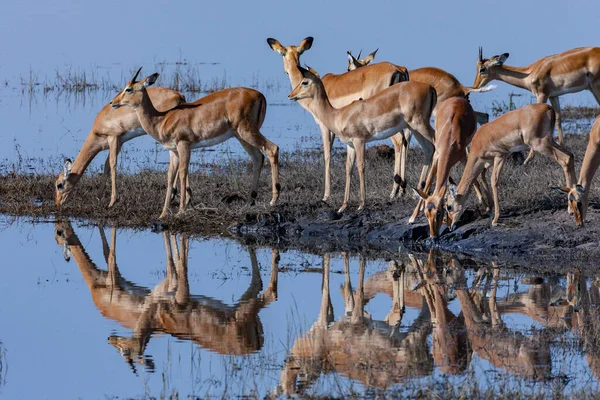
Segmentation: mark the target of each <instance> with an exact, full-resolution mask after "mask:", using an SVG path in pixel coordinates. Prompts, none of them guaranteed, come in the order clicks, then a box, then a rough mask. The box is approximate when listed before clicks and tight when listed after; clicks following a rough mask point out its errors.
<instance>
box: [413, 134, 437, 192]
mask: <svg viewBox="0 0 600 400" xmlns="http://www.w3.org/2000/svg"><path fill="white" fill-rule="evenodd" d="M429 128H430V129H431V126H429ZM423 129H424V128H421V130H423ZM412 133H413V134H414V135H415V138H416V139H417V141H418V142H419V144H420V145H421V147H422V148H423V152H424V153H425V164H423V169H422V170H421V176H420V177H419V186H418V187H419V189H421V190H424V189H425V184H426V182H425V178H426V177H427V171H429V167H430V166H431V162H432V160H433V153H434V151H435V146H434V145H433V143H432V142H431V141H429V140H428V139H426V138H425V137H424V136H423V135H421V134H420V131H419V130H416V129H412Z"/></svg>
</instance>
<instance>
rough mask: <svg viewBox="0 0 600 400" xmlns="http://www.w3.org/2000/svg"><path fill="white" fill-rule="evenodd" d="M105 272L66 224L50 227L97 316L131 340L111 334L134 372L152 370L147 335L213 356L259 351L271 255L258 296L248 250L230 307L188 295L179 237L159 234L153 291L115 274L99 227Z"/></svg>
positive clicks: (273, 290)
mask: <svg viewBox="0 0 600 400" xmlns="http://www.w3.org/2000/svg"><path fill="white" fill-rule="evenodd" d="M99 230H100V236H101V238H102V246H103V250H104V256H105V258H106V263H107V265H108V271H103V270H100V269H98V267H96V265H95V264H94V263H93V262H92V261H91V260H90V258H89V256H88V255H87V254H86V252H85V249H84V248H83V246H82V244H81V242H80V241H79V238H78V237H77V235H76V234H75V233H74V231H73V228H72V226H71V224H70V223H69V222H61V223H57V224H56V230H55V232H56V241H57V243H58V244H59V245H61V246H63V248H64V254H65V258H66V259H68V258H70V257H72V258H73V259H74V260H75V262H76V263H77V266H78V267H79V270H80V271H81V274H82V276H83V278H84V280H85V282H86V283H87V285H88V288H89V290H90V292H91V294H92V299H93V301H94V304H95V305H96V307H97V308H98V309H99V310H100V312H101V313H102V315H104V316H105V317H107V318H111V319H113V320H115V321H117V322H119V323H120V324H121V325H123V326H124V327H126V328H129V329H133V333H132V335H131V336H128V337H123V336H116V335H111V336H109V338H108V341H109V343H110V344H112V345H113V346H115V347H116V348H117V349H118V350H119V352H120V353H121V355H122V356H123V358H124V359H125V361H126V362H127V363H128V364H129V365H130V366H131V368H132V369H133V371H134V372H136V367H135V364H136V363H137V364H140V365H144V366H146V367H147V368H148V369H150V370H154V365H153V362H152V359H151V357H150V356H148V355H145V354H144V352H145V349H146V346H147V345H148V342H149V341H150V339H151V337H152V336H153V335H156V334H158V333H168V334H170V335H172V336H174V337H177V338H180V339H187V340H192V341H194V342H195V343H198V344H199V345H200V346H202V347H203V348H205V349H208V350H211V351H214V352H216V353H219V354H236V355H240V354H249V353H252V352H255V351H258V350H260V349H261V347H262V346H263V340H264V339H263V326H262V324H261V321H260V319H259V318H258V313H259V311H260V310H261V309H262V308H264V307H266V306H268V305H269V303H271V302H272V301H274V300H275V299H276V298H277V263H278V261H279V253H278V252H277V250H273V262H272V270H271V271H272V274H271V280H270V282H269V286H268V287H267V289H266V290H265V291H264V292H263V293H262V294H261V293H260V292H261V289H262V281H261V278H260V271H259V269H258V262H257V259H256V253H255V251H254V249H252V248H249V257H250V262H251V266H252V278H251V281H250V285H249V287H248V289H247V290H246V292H245V293H243V294H242V295H241V297H240V299H239V301H238V303H237V304H236V305H234V306H228V305H226V304H224V303H222V302H220V301H218V300H215V299H212V298H210V297H206V296H202V295H192V294H190V289H189V283H188V248H189V239H188V238H187V237H186V236H185V235H179V236H177V235H173V234H169V233H166V232H165V233H163V236H164V242H165V250H166V259H167V262H166V266H167V268H166V278H165V280H163V281H162V282H160V283H159V284H158V285H156V286H155V287H154V288H152V289H150V288H142V287H139V286H136V285H134V284H132V283H131V282H128V281H127V280H126V279H124V278H123V277H122V276H121V274H120V273H119V268H118V266H117V261H116V249H115V247H116V229H115V228H113V229H112V234H111V243H110V245H109V243H108V241H107V240H106V236H105V234H104V229H103V228H102V227H100V228H99Z"/></svg>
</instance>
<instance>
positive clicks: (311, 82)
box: [288, 66, 323, 101]
mask: <svg viewBox="0 0 600 400" xmlns="http://www.w3.org/2000/svg"><path fill="white" fill-rule="evenodd" d="M298 70H299V71H300V73H302V80H301V81H300V83H298V84H297V85H296V87H295V88H294V89H293V90H292V91H291V92H290V94H289V95H288V98H289V99H290V100H295V101H298V100H302V99H308V98H313V97H314V96H315V94H316V93H317V90H318V88H319V86H322V85H323V84H322V83H321V80H320V79H319V77H318V76H317V75H315V74H314V73H312V72H311V71H309V70H307V69H305V68H302V67H300V66H298ZM315 72H316V71H315Z"/></svg>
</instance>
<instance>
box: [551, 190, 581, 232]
mask: <svg viewBox="0 0 600 400" xmlns="http://www.w3.org/2000/svg"><path fill="white" fill-rule="evenodd" d="M553 189H555V190H558V191H559V192H561V193H567V202H568V204H569V208H570V209H571V211H573V215H574V216H575V224H576V225H577V226H583V222H584V220H585V214H586V212H587V210H586V208H585V207H584V204H583V203H584V201H583V200H584V194H585V188H584V187H583V186H581V185H575V187H574V188H569V187H566V186H562V187H555V188H553Z"/></svg>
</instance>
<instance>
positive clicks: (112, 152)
mask: <svg viewBox="0 0 600 400" xmlns="http://www.w3.org/2000/svg"><path fill="white" fill-rule="evenodd" d="M120 150H121V141H120V140H119V138H117V137H112V138H110V139H109V140H108V158H109V165H110V182H111V190H110V203H109V204H108V207H112V206H113V205H114V204H115V203H116V201H117V158H118V156H119V151H120ZM105 169H106V166H105Z"/></svg>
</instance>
